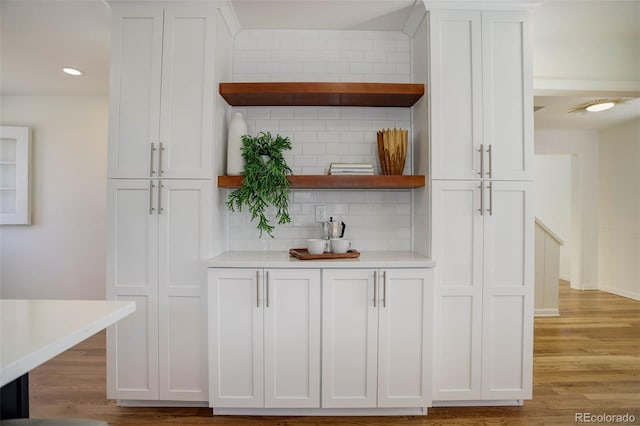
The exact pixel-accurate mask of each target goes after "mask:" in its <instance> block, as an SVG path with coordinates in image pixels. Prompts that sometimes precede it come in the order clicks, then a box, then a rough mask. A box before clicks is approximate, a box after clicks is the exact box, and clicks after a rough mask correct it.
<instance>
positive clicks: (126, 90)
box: [108, 5, 163, 178]
mask: <svg viewBox="0 0 640 426" xmlns="http://www.w3.org/2000/svg"><path fill="white" fill-rule="evenodd" d="M111 11H112V20H113V22H112V30H111V81H110V86H111V87H110V89H109V97H110V100H109V105H110V107H109V170H108V173H109V177H110V178H143V177H157V176H158V168H157V158H158V152H157V151H153V149H158V147H159V142H160V141H159V131H160V129H159V120H160V79H161V61H162V17H163V9H162V7H158V6H155V5H143V6H140V5H111ZM152 144H153V145H152Z"/></svg>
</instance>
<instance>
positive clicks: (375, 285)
mask: <svg viewBox="0 0 640 426" xmlns="http://www.w3.org/2000/svg"><path fill="white" fill-rule="evenodd" d="M377 299H378V271H373V307H374V308H375V307H376V306H378V302H377Z"/></svg>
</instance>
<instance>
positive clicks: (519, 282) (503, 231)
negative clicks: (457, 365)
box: [482, 182, 534, 399]
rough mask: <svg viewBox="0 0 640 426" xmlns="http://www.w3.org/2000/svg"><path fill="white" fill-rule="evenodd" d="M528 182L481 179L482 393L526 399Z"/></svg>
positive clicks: (529, 361)
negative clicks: (486, 210) (485, 198)
mask: <svg viewBox="0 0 640 426" xmlns="http://www.w3.org/2000/svg"><path fill="white" fill-rule="evenodd" d="M532 188H533V182H492V183H490V184H488V183H485V191H486V193H487V196H488V197H489V198H490V200H489V205H488V208H489V209H490V211H489V214H488V215H485V220H484V247H485V250H484V253H485V267H484V288H483V299H484V303H483V306H484V308H483V342H482V370H483V374H482V377H483V379H482V380H483V385H482V388H483V389H482V398H483V399H530V398H531V383H532V366H533V291H534V289H533V287H534V269H533V268H534V262H533V260H534V256H533V250H534V217H533V209H532V202H533V194H532Z"/></svg>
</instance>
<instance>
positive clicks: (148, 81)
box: [109, 4, 216, 178]
mask: <svg viewBox="0 0 640 426" xmlns="http://www.w3.org/2000/svg"><path fill="white" fill-rule="evenodd" d="M112 9H113V10H112V16H113V26H112V65H111V88H110V97H111V100H110V123H109V177H111V178H141V177H152V178H178V177H179V178H208V177H211V168H212V154H211V153H212V147H213V116H214V112H213V102H214V96H215V84H214V82H215V76H214V55H215V37H216V9H215V6H214V5H205V4H202V5H180V6H167V7H164V8H163V7H161V6H158V5H131V4H124V5H113V7H112Z"/></svg>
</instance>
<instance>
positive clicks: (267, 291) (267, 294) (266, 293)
mask: <svg viewBox="0 0 640 426" xmlns="http://www.w3.org/2000/svg"><path fill="white" fill-rule="evenodd" d="M266 281H267V282H266V284H267V289H266V292H265V296H266V298H267V308H268V307H269V271H267V280H266Z"/></svg>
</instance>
